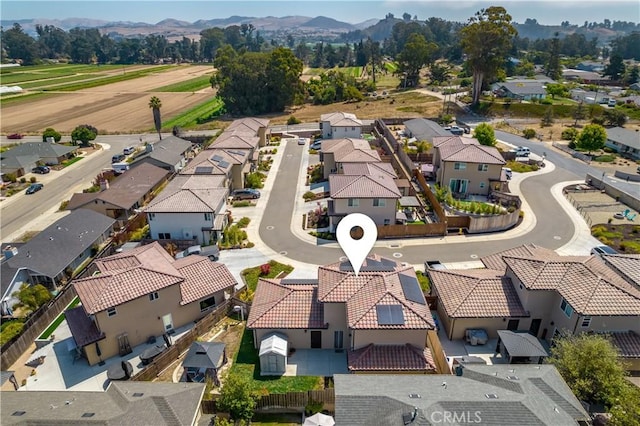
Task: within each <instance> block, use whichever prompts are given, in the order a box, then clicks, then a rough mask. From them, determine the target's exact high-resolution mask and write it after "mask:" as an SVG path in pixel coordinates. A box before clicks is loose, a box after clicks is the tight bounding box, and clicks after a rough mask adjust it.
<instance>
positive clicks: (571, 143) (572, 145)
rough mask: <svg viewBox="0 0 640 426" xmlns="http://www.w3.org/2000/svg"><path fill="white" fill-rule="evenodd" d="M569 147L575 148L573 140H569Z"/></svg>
mask: <svg viewBox="0 0 640 426" xmlns="http://www.w3.org/2000/svg"><path fill="white" fill-rule="evenodd" d="M569 149H576V143H575V142H574V141H571V142H569Z"/></svg>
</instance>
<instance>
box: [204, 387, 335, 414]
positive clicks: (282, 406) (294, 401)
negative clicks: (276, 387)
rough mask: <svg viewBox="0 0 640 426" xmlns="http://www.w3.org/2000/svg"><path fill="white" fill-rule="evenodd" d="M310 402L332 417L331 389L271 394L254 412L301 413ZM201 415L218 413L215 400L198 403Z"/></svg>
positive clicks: (333, 405)
mask: <svg viewBox="0 0 640 426" xmlns="http://www.w3.org/2000/svg"><path fill="white" fill-rule="evenodd" d="M310 402H316V403H320V402H321V403H322V411H324V412H329V414H331V415H333V414H334V413H335V409H336V397H335V392H334V389H333V388H325V389H320V390H310V391H306V392H288V393H271V394H269V395H263V396H261V397H260V398H258V401H257V404H256V408H255V411H262V412H269V413H278V412H286V413H290V412H300V413H302V412H303V411H304V409H305V407H306V405H307V404H309V403H310ZM200 407H201V408H202V413H203V414H216V413H217V411H218V407H217V402H216V401H215V400H207V401H204V400H203V401H202V402H201V403H200Z"/></svg>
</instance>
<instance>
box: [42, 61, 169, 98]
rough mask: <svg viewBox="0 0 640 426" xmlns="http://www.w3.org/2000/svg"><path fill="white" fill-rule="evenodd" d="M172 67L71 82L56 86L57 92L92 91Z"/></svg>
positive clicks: (167, 66) (160, 67)
mask: <svg viewBox="0 0 640 426" xmlns="http://www.w3.org/2000/svg"><path fill="white" fill-rule="evenodd" d="M172 67H173V65H159V66H154V67H148V68H144V69H141V70H136V71H130V72H123V73H122V74H118V75H111V76H108V77H104V78H99V79H96V80H88V81H80V82H77V83H76V82H71V83H69V84H62V85H59V86H56V87H55V90H61V91H65V92H74V91H76V90H82V89H90V88H92V87H98V86H104V85H106V84H112V83H118V82H121V81H127V80H133V79H136V78H140V77H144V76H146V75H148V74H153V73H156V72H162V71H167V70H169V69H170V68H172ZM45 90H46V89H45Z"/></svg>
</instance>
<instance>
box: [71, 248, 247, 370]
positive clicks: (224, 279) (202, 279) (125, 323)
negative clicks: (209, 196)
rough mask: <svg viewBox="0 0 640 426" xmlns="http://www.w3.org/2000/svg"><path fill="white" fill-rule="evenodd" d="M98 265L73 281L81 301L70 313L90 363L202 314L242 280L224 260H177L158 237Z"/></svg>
mask: <svg viewBox="0 0 640 426" xmlns="http://www.w3.org/2000/svg"><path fill="white" fill-rule="evenodd" d="M94 268H95V272H94V274H93V275H92V276H91V277H89V278H84V279H81V280H76V281H74V283H73V286H74V288H75V290H76V293H77V294H78V297H79V298H80V302H81V306H79V307H78V308H73V309H71V310H68V311H67V315H66V317H67V323H68V324H69V329H70V330H71V334H72V335H73V338H74V340H75V342H76V344H77V346H78V348H81V351H82V354H83V356H84V357H85V358H86V359H87V361H88V362H89V365H94V364H96V363H98V362H100V361H101V360H102V359H106V358H110V357H112V356H114V355H117V354H121V355H122V354H126V353H130V352H131V347H133V346H137V345H139V344H141V343H144V342H146V341H147V340H148V339H149V337H151V336H159V335H162V334H164V333H169V334H171V333H173V332H174V330H175V329H176V328H178V327H182V326H184V325H187V324H189V323H192V322H194V321H196V320H198V319H199V318H202V317H203V316H205V315H206V314H207V313H208V312H209V311H210V310H211V309H213V308H214V307H216V306H217V305H219V304H220V303H221V302H223V301H224V300H225V298H226V297H228V296H229V295H231V294H232V293H233V290H234V286H235V285H236V284H237V282H236V280H235V279H234V278H233V275H231V273H230V272H229V270H228V269H227V267H226V266H224V265H223V264H221V263H216V262H212V261H211V260H209V258H207V257H204V256H198V255H191V256H187V257H184V258H182V259H178V260H176V259H174V258H173V257H172V256H171V255H169V253H167V251H166V250H165V249H164V248H163V247H162V246H161V245H160V244H159V243H158V242H153V243H152V244H149V245H145V246H141V247H138V248H135V249H133V250H129V251H126V252H122V253H117V254H114V255H112V256H108V257H103V258H100V259H96V260H95V262H94Z"/></svg>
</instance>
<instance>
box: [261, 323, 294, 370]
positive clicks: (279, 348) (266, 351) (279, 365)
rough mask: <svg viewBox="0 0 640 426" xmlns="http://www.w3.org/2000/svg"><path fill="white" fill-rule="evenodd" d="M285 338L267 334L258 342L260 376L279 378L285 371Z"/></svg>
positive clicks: (286, 344)
mask: <svg viewBox="0 0 640 426" xmlns="http://www.w3.org/2000/svg"><path fill="white" fill-rule="evenodd" d="M287 346H288V343H287V338H286V336H284V335H282V334H277V333H274V334H269V335H267V336H266V337H265V338H264V339H262V341H261V342H260V352H259V356H260V375H261V376H281V375H283V374H284V372H285V371H286V369H287Z"/></svg>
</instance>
